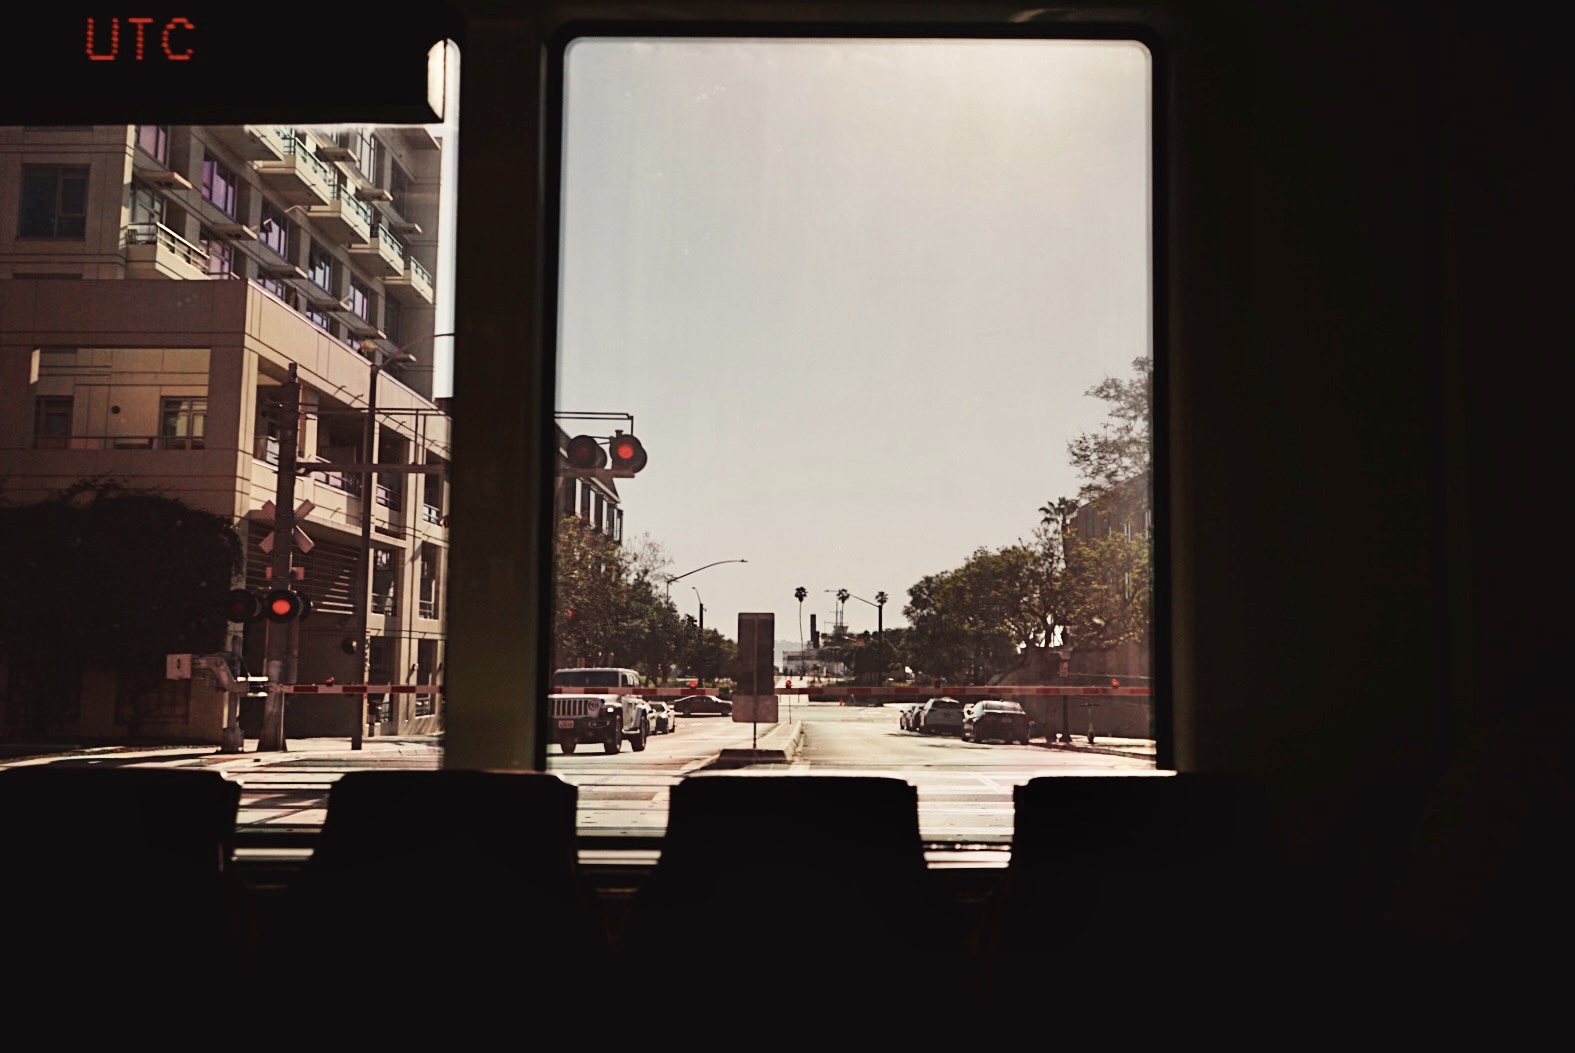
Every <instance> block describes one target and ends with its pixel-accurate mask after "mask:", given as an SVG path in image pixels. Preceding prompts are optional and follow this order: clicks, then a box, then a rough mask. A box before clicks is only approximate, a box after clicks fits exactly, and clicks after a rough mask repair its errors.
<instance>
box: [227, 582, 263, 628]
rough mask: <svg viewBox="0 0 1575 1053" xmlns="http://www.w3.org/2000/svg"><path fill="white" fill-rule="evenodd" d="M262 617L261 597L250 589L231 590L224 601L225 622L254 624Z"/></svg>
mask: <svg viewBox="0 0 1575 1053" xmlns="http://www.w3.org/2000/svg"><path fill="white" fill-rule="evenodd" d="M262 616H263V601H262V597H261V596H259V595H257V594H256V593H255V592H253V591H252V590H251V589H231V590H230V594H229V595H228V596H226V597H225V599H224V620H225V621H231V622H255V621H257V620H258V619H259V618H261V617H262Z"/></svg>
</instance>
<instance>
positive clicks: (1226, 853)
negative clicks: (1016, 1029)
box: [975, 773, 1272, 1048]
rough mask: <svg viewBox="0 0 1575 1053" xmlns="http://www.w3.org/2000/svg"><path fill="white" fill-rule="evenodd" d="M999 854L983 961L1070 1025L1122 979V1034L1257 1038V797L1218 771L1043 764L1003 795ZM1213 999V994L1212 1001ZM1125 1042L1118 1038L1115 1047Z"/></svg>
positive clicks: (1143, 1039)
mask: <svg viewBox="0 0 1575 1053" xmlns="http://www.w3.org/2000/svg"><path fill="white" fill-rule="evenodd" d="M1013 801H1014V819H1013V834H1012V854H1011V858H1010V861H1009V863H1008V865H1007V868H1006V870H1005V871H1004V873H1003V874H1002V876H1001V878H1000V880H999V881H998V883H997V884H996V886H995V888H994V889H993V891H992V892H991V894H990V895H989V897H988V899H987V901H986V903H985V905H984V910H983V913H982V922H981V924H980V926H979V928H978V931H977V934H976V943H975V957H976V961H977V964H978V967H979V969H980V972H981V973H982V974H983V975H987V976H989V977H991V978H992V979H993V980H994V981H996V982H998V983H1000V984H1002V985H1003V991H1010V992H1012V996H1013V997H1018V998H1028V999H1038V1000H1049V1003H1051V1004H1054V1005H1055V1007H1056V1011H1055V1018H1056V1020H1057V1022H1058V1025H1060V1026H1062V1028H1063V1033H1064V1034H1066V1035H1067V1037H1068V1038H1070V1039H1073V1040H1082V1039H1088V1040H1097V1041H1100V1042H1101V1043H1102V1044H1103V1043H1104V1042H1105V1041H1106V1040H1107V1038H1108V1037H1109V1036H1108V1035H1107V1033H1106V1032H1105V1031H1104V1030H1102V1029H1101V1027H1100V1025H1098V1024H1091V1025H1089V1026H1091V1027H1092V1028H1093V1030H1092V1031H1089V1032H1079V1031H1078V1030H1077V1029H1078V1027H1079V1026H1080V1023H1081V1022H1082V1021H1085V1020H1088V1019H1090V1018H1089V1017H1088V1016H1085V1015H1084V1012H1085V1011H1092V1010H1093V1009H1095V1008H1096V1007H1099V1006H1101V1005H1108V1004H1109V1001H1110V998H1111V997H1112V993H1113V992H1116V991H1119V992H1120V997H1121V1001H1122V1003H1123V1004H1124V1005H1126V1006H1127V1007H1128V1009H1129V1016H1128V1018H1127V1019H1126V1021H1125V1023H1124V1025H1123V1028H1122V1029H1121V1034H1122V1035H1123V1036H1124V1037H1123V1038H1122V1039H1121V1040H1120V1041H1121V1042H1124V1043H1126V1044H1128V1045H1130V1046H1131V1047H1132V1048H1153V1043H1160V1044H1168V1045H1175V1044H1176V1043H1178V1042H1180V1043H1182V1044H1183V1046H1184V1045H1185V1040H1186V1038H1187V1036H1188V1035H1189V1034H1192V1032H1191V1031H1190V1030H1189V1028H1191V1027H1193V1026H1194V1025H1196V1026H1198V1027H1200V1028H1204V1030H1203V1031H1201V1032H1198V1033H1197V1034H1196V1035H1195V1036H1194V1037H1196V1038H1197V1039H1198V1040H1199V1041H1201V1042H1203V1043H1204V1044H1206V1045H1211V1046H1214V1047H1216V1048H1234V1046H1236V1045H1238V1044H1242V1045H1251V1043H1252V1042H1254V1041H1258V1042H1261V1041H1262V1035H1258V1034H1255V1033H1254V1032H1253V1027H1252V1026H1251V1024H1249V1021H1257V1020H1259V1019H1260V1018H1259V1017H1258V1016H1257V1015H1256V1014H1258V1013H1259V1011H1260V1010H1261V1009H1262V1007H1263V1005H1264V1004H1265V1003H1264V998H1265V997H1266V995H1267V992H1266V991H1265V990H1264V989H1263V988H1262V987H1261V986H1260V981H1261V980H1262V979H1263V975H1262V973H1263V969H1264V966H1265V959H1264V957H1263V950H1264V948H1265V946H1266V945H1267V944H1266V941H1265V940H1264V939H1263V936H1264V935H1265V933H1264V925H1265V922H1266V915H1265V912H1264V905H1265V904H1266V903H1267V902H1268V901H1269V897H1270V896H1271V895H1272V891H1271V889H1270V887H1269V882H1270V880H1271V879H1270V874H1271V873H1272V868H1271V867H1270V866H1269V865H1268V859H1267V856H1266V854H1265V853H1266V848H1265V846H1266V845H1267V843H1268V838H1267V836H1266V824H1265V822H1264V813H1263V808H1262V800H1261V798H1260V796H1259V793H1258V790H1257V787H1256V786H1255V784H1253V783H1252V782H1251V781H1250V780H1247V779H1245V778H1242V777H1237V776H1230V775H1214V774H1208V775H1205V774H1198V773H1179V774H1175V775H1152V776H1078V775H1062V776H1041V777H1039V778H1035V779H1032V780H1030V781H1029V782H1027V783H1025V784H1023V785H1021V786H1018V787H1017V788H1016V790H1015V792H1014V794H1013ZM1221 999H1223V1000H1224V1002H1223V1003H1222V1002H1221ZM1123 1048H1124V1047H1123Z"/></svg>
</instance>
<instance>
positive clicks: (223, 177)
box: [202, 157, 237, 217]
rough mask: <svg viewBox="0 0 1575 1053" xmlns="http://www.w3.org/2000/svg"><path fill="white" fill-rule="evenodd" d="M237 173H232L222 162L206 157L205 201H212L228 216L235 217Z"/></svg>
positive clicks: (204, 167)
mask: <svg viewBox="0 0 1575 1053" xmlns="http://www.w3.org/2000/svg"><path fill="white" fill-rule="evenodd" d="M236 195H237V190H236V181H235V173H234V172H232V171H230V170H229V168H227V167H226V166H225V165H224V164H223V163H222V162H219V161H215V160H214V159H213V158H211V157H204V158H203V161H202V196H203V199H204V200H205V201H211V202H213V204H215V205H217V206H218V207H219V210H220V211H221V212H223V213H224V214H225V215H226V216H232V217H233V216H234V215H235V201H236Z"/></svg>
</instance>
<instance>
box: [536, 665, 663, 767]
mask: <svg viewBox="0 0 1575 1053" xmlns="http://www.w3.org/2000/svg"><path fill="white" fill-rule="evenodd" d="M639 686H640V674H639V672H637V671H636V670H633V669H625V668H621V667H614V666H602V667H595V668H580V669H559V670H558V671H556V672H555V673H553V674H552V689H553V690H552V694H550V695H548V696H547V700H548V702H549V703H550V704H551V708H552V716H551V718H550V719H549V721H548V725H547V741H548V742H556V743H557V744H558V748H559V749H561V750H563V752H564V753H573V752H574V751H575V749H576V747H578V746H579V744H580V743H582V742H599V743H601V745H602V749H603V750H604V751H606V752H608V753H617V752H618V751H619V750H621V749H623V742H624V740H625V739H628V740H629V745H630V746H631V747H633V748H634V751H635V752H636V753H638V752H639V751H640V750H643V749H645V740H646V739H647V738H648V737H649V736H650V734H651V707H650V706H649V705H648V704H647V703H646V702H645V700H644V699H642V698H641V697H640V696H639V695H636V694H633V693H632V690H631V689H633V688H637V687H639ZM574 688H578V689H581V690H569V689H574Z"/></svg>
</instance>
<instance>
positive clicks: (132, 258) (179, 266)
mask: <svg viewBox="0 0 1575 1053" xmlns="http://www.w3.org/2000/svg"><path fill="white" fill-rule="evenodd" d="M124 245H125V256H126V277H128V278H207V277H209V274H208V254H207V253H206V252H205V251H203V250H202V249H200V248H198V247H197V246H196V245H193V244H192V243H191V242H189V241H187V240H186V239H185V238H183V237H181V236H180V235H179V234H176V233H175V232H174V231H173V230H171V229H170V228H168V227H166V226H165V225H164V224H162V223H131V224H128V225H127V227H126V232H125V242H124Z"/></svg>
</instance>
